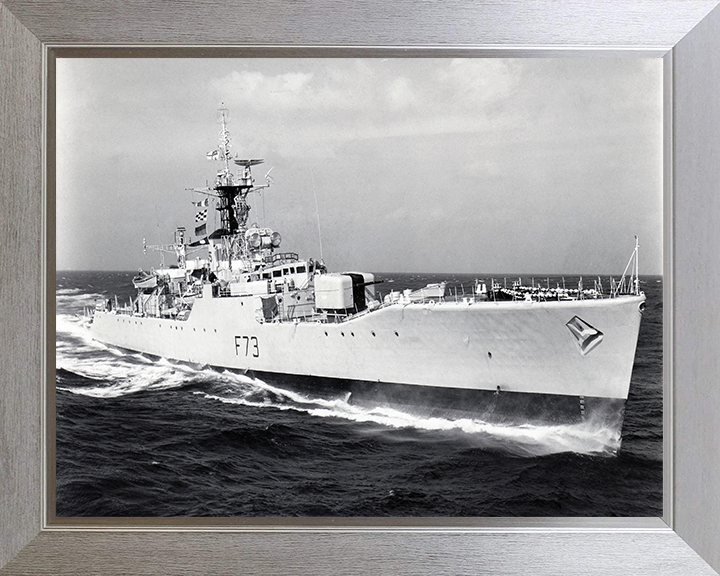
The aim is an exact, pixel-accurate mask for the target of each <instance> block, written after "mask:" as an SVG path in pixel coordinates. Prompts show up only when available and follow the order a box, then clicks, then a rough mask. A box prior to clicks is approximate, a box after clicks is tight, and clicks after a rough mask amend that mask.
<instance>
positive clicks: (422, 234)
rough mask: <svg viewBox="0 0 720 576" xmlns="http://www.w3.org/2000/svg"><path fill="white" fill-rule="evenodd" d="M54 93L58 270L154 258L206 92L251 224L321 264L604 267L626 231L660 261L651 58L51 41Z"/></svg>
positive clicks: (187, 217)
mask: <svg viewBox="0 0 720 576" xmlns="http://www.w3.org/2000/svg"><path fill="white" fill-rule="evenodd" d="M56 94H57V100H56V139H57V168H56V201H57V210H56V236H57V237H56V256H57V261H56V262H57V269H58V270H136V269H138V268H144V269H150V268H152V267H153V266H158V265H159V264H160V256H159V253H157V252H153V251H148V253H147V254H146V255H144V254H143V249H142V247H143V239H145V240H146V241H147V243H148V244H168V243H170V242H172V240H173V232H174V230H175V228H176V227H177V226H185V227H186V228H187V229H188V231H190V230H191V229H192V228H193V227H194V211H195V209H194V207H193V206H192V204H191V202H192V201H198V200H201V199H202V198H204V197H203V196H200V195H199V194H197V193H194V192H192V191H189V190H188V189H189V188H202V187H204V186H206V184H208V183H210V184H212V182H213V181H214V176H215V173H216V171H217V170H219V169H220V167H221V166H220V164H219V163H217V162H214V161H208V160H207V157H206V154H207V152H210V151H212V150H214V149H216V148H217V147H218V143H219V133H220V129H221V126H220V123H219V120H218V112H217V110H218V108H219V107H220V103H221V102H223V103H224V105H225V106H226V107H227V108H228V109H229V111H230V123H229V125H228V129H229V131H230V138H231V143H232V148H231V151H232V152H233V154H234V153H235V152H237V153H238V155H239V156H240V157H252V158H263V159H265V163H264V164H262V165H260V166H256V167H254V168H253V176H254V177H255V179H256V184H258V185H259V184H262V183H264V182H265V174H266V173H267V172H268V170H271V169H272V172H271V174H270V176H271V177H272V180H273V181H272V185H271V186H270V188H267V189H265V190H263V191H262V192H260V193H257V194H253V195H251V197H250V203H251V207H252V211H251V213H250V222H257V223H258V224H260V225H261V226H267V227H270V228H272V229H273V230H276V231H278V232H280V234H281V235H282V238H283V243H282V246H281V251H292V252H297V253H298V254H300V256H301V257H304V258H310V257H312V258H315V259H319V258H320V257H321V256H322V258H323V259H324V261H325V263H326V264H327V266H328V268H329V269H330V270H331V271H350V270H355V271H358V270H359V271H368V272H427V273H434V272H437V273H443V272H446V273H477V274H489V273H505V274H543V275H544V274H549V275H554V274H566V275H573V274H603V275H605V274H615V275H620V274H621V273H622V271H623V269H624V267H625V264H626V263H627V260H628V258H629V256H630V254H631V252H632V249H633V248H634V236H635V235H637V236H639V239H640V246H641V248H640V250H641V252H640V273H641V274H661V273H662V60H660V59H639V58H617V59H616V58H589V59H588V58H549V59H544V58H527V59H525V58H523V59H502V58H467V59H449V58H438V59H432V58H400V59H380V58H377V59H353V58H351V59H331V58H317V59H267V58H253V59H221V58H217V59H191V58H183V59H133V58H126V59H105V58H97V59H77V58H61V59H59V60H58V61H57V82H56ZM215 218H216V216H215V215H214V212H213V211H212V210H211V211H210V216H209V222H208V223H209V226H208V227H209V228H212V225H213V224H214V223H219V220H215ZM166 258H167V260H166V263H168V264H169V263H171V262H172V260H173V258H172V256H167V257H166Z"/></svg>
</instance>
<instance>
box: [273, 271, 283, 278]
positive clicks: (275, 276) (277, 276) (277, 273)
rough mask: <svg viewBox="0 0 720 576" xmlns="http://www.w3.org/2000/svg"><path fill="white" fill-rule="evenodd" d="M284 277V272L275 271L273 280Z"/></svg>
mask: <svg viewBox="0 0 720 576" xmlns="http://www.w3.org/2000/svg"><path fill="white" fill-rule="evenodd" d="M280 276H282V270H273V278H280Z"/></svg>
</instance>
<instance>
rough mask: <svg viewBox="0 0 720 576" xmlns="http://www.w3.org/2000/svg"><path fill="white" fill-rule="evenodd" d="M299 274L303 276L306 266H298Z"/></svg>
mask: <svg viewBox="0 0 720 576" xmlns="http://www.w3.org/2000/svg"><path fill="white" fill-rule="evenodd" d="M297 272H298V274H301V273H302V272H305V266H298V267H297Z"/></svg>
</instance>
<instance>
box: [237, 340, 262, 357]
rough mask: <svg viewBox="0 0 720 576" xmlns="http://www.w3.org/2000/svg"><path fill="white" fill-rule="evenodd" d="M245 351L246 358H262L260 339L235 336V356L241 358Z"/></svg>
mask: <svg viewBox="0 0 720 576" xmlns="http://www.w3.org/2000/svg"><path fill="white" fill-rule="evenodd" d="M243 349H244V350H245V357H247V356H252V357H253V358H258V357H259V356H260V348H259V347H258V339H257V338H256V337H255V336H235V356H241V355H242V351H243Z"/></svg>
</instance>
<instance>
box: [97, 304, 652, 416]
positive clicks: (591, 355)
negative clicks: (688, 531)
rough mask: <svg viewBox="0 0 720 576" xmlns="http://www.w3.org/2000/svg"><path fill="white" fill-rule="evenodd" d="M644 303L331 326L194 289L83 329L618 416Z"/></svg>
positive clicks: (385, 382)
mask: <svg viewBox="0 0 720 576" xmlns="http://www.w3.org/2000/svg"><path fill="white" fill-rule="evenodd" d="M644 299H645V298H644V296H642V295H641V296H622V297H618V298H612V299H597V300H576V301H567V302H564V301H560V302H537V301H528V302H487V301H485V302H470V301H467V302H457V303H456V302H452V303H450V302H443V303H435V304H433V303H409V304H394V305H391V306H386V307H383V308H381V309H378V310H374V311H371V312H369V313H366V314H363V315H359V316H358V317H355V318H352V319H349V320H346V321H344V322H339V323H320V322H306V321H298V322H283V323H274V322H262V321H261V320H260V315H259V314H258V307H257V299H254V298H253V297H244V296H240V297H231V298H212V297H211V295H210V293H209V292H206V294H205V296H204V297H203V298H198V299H197V300H196V301H195V303H194V305H193V310H192V313H191V314H190V316H189V317H188V318H187V319H186V320H182V321H181V320H173V319H165V318H152V317H140V316H130V315H127V314H121V313H115V312H103V311H98V312H96V314H95V316H94V319H93V324H92V332H93V336H94V337H95V338H96V339H97V340H99V341H101V342H105V343H107V344H111V345H114V346H118V347H121V348H126V349H130V350H135V351H139V352H143V353H147V354H152V355H155V356H160V357H164V358H168V359H174V360H179V361H184V362H190V363H195V364H200V365H209V366H216V367H222V368H228V369H231V370H239V371H242V372H250V373H255V374H275V375H287V376H291V377H293V378H294V380H295V381H301V380H303V381H304V382H305V384H310V383H313V382H314V383H326V384H327V386H326V387H329V388H330V389H333V388H337V389H338V390H340V389H345V388H347V389H349V390H350V391H351V392H353V393H354V395H355V396H356V397H367V396H373V395H374V396H375V397H376V398H378V399H380V400H382V399H383V398H385V399H386V400H387V401H388V402H389V403H393V404H413V403H416V402H415V399H416V397H418V396H422V397H423V400H425V401H424V402H417V403H418V404H420V405H422V404H425V405H428V406H431V407H432V406H435V407H437V408H438V409H440V408H442V407H443V398H444V399H445V400H447V401H448V402H449V404H448V406H447V409H449V410H455V409H461V410H466V411H471V412H477V413H495V412H498V411H499V412H503V413H504V412H507V413H510V414H521V413H523V412H524V413H525V414H526V415H527V416H528V417H531V416H534V415H537V414H544V413H549V414H550V415H551V416H550V418H549V419H550V420H559V419H560V418H556V417H555V416H552V414H554V413H558V414H562V413H566V414H569V415H570V416H571V418H570V419H572V418H577V417H578V416H583V415H587V413H588V412H592V411H593V410H591V409H590V407H591V406H592V405H598V406H602V407H603V411H606V410H605V408H607V407H611V408H612V409H613V410H612V411H614V412H615V413H617V414H620V418H621V412H622V407H623V406H624V402H625V400H626V399H627V395H628V388H629V384H630V376H631V372H632V366H633V361H634V355H635V349H636V345H637V338H638V332H639V326H640V318H641V306H642V303H643V302H644ZM341 383H344V384H341ZM359 392H362V394H359ZM391 392H392V394H391ZM433 398H434V399H433ZM450 400H452V402H450ZM499 407H502V408H503V410H498V408H499ZM556 408H557V409H556Z"/></svg>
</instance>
